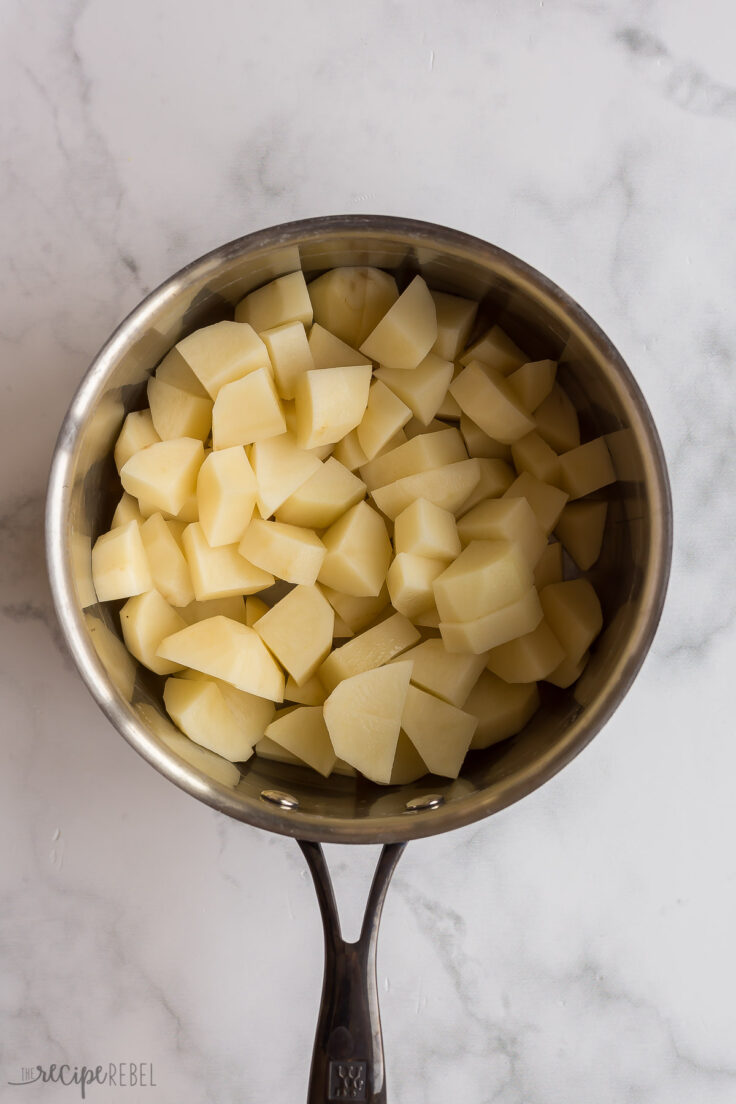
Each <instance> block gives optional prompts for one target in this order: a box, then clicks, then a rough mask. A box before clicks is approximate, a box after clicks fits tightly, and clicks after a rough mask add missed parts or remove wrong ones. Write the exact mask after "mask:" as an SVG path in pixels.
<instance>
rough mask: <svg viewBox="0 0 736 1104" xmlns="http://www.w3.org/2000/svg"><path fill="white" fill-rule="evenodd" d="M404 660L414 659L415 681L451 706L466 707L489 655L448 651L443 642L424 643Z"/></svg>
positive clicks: (404, 653) (430, 641) (413, 649)
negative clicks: (465, 702) (467, 699)
mask: <svg viewBox="0 0 736 1104" xmlns="http://www.w3.org/2000/svg"><path fill="white" fill-rule="evenodd" d="M401 658H402V659H407V660H409V659H410V660H411V661H412V662H413V664H414V668H413V670H412V673H411V681H412V682H413V684H414V685H415V686H419V687H421V689H422V690H426V691H427V692H428V693H430V694H434V695H435V696H436V697H438V698H442V700H443V701H446V702H449V703H450V705H456V706H458V707H460V706H462V705H463V703H464V701H465V699H466V698H467V696H468V694H469V693H470V691H471V690H472V689H473V687H474V686H475V684H476V682H477V681H478V678H479V676H480V673H481V671H482V670H483V668H484V667H485V665H486V659H487V653H482V654H480V655H473V654H472V652H463V653H460V652H448V651H447V649H446V648H445V645H444V643H443V641H442V640H441V639H437V640H424V641H422V643H421V644H417V646H416V647H415V648H410V649H409V651H408V652H403V653H402V655H401Z"/></svg>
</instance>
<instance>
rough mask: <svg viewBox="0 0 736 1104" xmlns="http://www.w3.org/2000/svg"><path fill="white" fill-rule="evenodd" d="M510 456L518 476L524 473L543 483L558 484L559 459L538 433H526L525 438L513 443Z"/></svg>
mask: <svg viewBox="0 0 736 1104" xmlns="http://www.w3.org/2000/svg"><path fill="white" fill-rule="evenodd" d="M511 455H512V457H513V460H514V464H515V465H516V470H517V471H518V472H519V474H520V475H521V473H522V472H525V471H526V472H529V474H530V475H533V476H534V478H535V479H541V480H542V482H543V483H553V484H555V485H557V484H558V483H559V479H560V461H559V457H558V455H557V453H556V452H555V451H554V449H551V448H550V447H549V445H548V444H547V442H546V441H545V440H543V438H541V437H540V436H539V434H538V433H527V435H526V437H522V438H521V439H520V440H518V441H514V443H513V445H512V446H511Z"/></svg>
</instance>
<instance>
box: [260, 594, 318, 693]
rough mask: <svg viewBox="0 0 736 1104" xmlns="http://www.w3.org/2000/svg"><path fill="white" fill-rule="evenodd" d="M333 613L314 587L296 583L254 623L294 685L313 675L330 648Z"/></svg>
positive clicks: (300, 683)
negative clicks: (291, 678) (296, 584)
mask: <svg viewBox="0 0 736 1104" xmlns="http://www.w3.org/2000/svg"><path fill="white" fill-rule="evenodd" d="M334 623H335V612H334V610H333V608H332V606H331V605H330V603H329V602H328V601H327V599H326V598H325V597H324V596H323V595H322V593H321V592H320V590H319V589H318V588H317V587H315V586H297V587H294V589H293V590H291V591H289V593H288V594H287V595H286V597H285V598H282V599H281V601H280V602H277V603H276V605H275V606H273V607H272V608H271V609H270V610H269V611H268V613H264V614H263V616H262V617H259V619H258V620H257V621H256V623H255V630H256V632H257V633H258V635H259V636H260V638H261V640H262V641H263V643H264V644H265V645H266V647H267V648H268V650H269V651H270V652H272V653H273V655H275V656H276V659H277V660H278V661H279V663H280V664H281V666H282V667H285V668H286V670H287V671H288V673H289V674H290V675H291V676H292V677H293V679H294V681H295V682H296V683H297V684H298V685H300V686H301V685H302V683H304V682H306V681H307V679H310V678H311V677H312V675H314V674H315V672H316V671H317V668H318V667H319V666H320V665H321V663H322V661H323V660H324V659H325V657H326V656H327V655H328V653H329V651H330V648H331V647H332V630H333V627H334Z"/></svg>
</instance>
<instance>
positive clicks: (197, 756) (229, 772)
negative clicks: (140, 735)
mask: <svg viewBox="0 0 736 1104" xmlns="http://www.w3.org/2000/svg"><path fill="white" fill-rule="evenodd" d="M137 709H138V712H139V713H140V714H141V716H142V717H143V718H144V720H145V723H146V724H147V726H148V727H149V728H151V729H153V731H154V732H155V733H156V734H157V736H158V737H159V738H160V740H161V742H162V743H163V744H165V745H166V747H167V748H168V749H169V751H173V753H174V755H178V756H179V758H180V759H183V760H184V762H185V763H188V764H189V765H190V766H191V767H194V769H195V770H198V771H201V773H202V774H205V775H207V777H208V778H212V779H214V781H215V782H219V783H220V785H221V786H230V787H233V788H234V787H235V786H237V784H238V782H239V781H240V771H239V770H238V768H237V767H236V766H235V764H234V763H229V762H228V761H227V759H223V758H222V756H221V755H215V753H214V751H209V750H208V749H207V748H203V747H200V745H199V744H195V743H194V741H193V740H190V739H189V737H188V736H185V735H184V733H183V732H179V730H178V729H177V728H175V727H174V725H173V724H172V723H171V721H169V720H167V719H166V718H165V717H162V716H161V714H160V713H158V712H157V711H156V709H155V708H154V706H152V705H149V704H148V702H141V703H140V704H139V705H138V706H137ZM164 726H165V727H164Z"/></svg>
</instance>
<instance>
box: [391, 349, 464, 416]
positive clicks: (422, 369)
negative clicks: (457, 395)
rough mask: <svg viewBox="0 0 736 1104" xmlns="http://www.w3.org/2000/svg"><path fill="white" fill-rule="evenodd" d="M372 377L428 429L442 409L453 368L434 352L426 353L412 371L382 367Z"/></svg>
mask: <svg viewBox="0 0 736 1104" xmlns="http://www.w3.org/2000/svg"><path fill="white" fill-rule="evenodd" d="M373 374H374V375H375V377H376V379H379V380H381V382H382V383H385V384H386V386H387V387H390V388H391V390H392V391H393V393H394V394H395V395H396V396H397V397H398V398H399V399H401V401H402V402H403V403H406V405H407V406H408V407H409V409H410V410H411V412H412V414H413V415H414V416H415V418H418V419H419V421H420V422H422V423H423V425H424V426H428V425H429V423H430V422H431V421H432V419H433V418H434V416H435V414H436V413H437V411H438V410H439V409H440V407H441V406H442V401H443V399H444V398H445V395H446V394H447V388H448V387H449V386H450V381H451V380H452V375H453V366H452V363H451V362H450V361H449V360H443V359H442V357H439V356H437V354H436V353H427V355H426V357H425V358H424V360H422V361H421V362H420V363H419V364H418V365H417V367H416V368H414V370H413V371H411V372H405V371H403V369H401V368H386V367H384V366H381V367H380V368H376V370H375V372H374V373H373Z"/></svg>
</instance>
